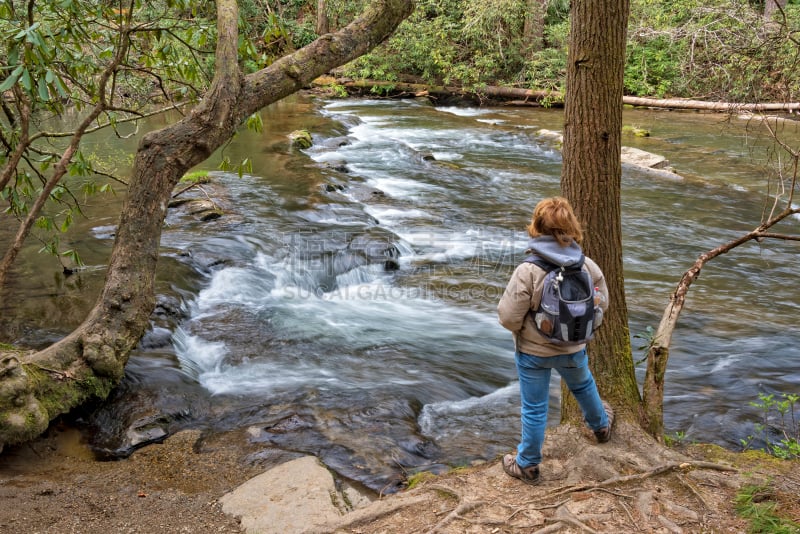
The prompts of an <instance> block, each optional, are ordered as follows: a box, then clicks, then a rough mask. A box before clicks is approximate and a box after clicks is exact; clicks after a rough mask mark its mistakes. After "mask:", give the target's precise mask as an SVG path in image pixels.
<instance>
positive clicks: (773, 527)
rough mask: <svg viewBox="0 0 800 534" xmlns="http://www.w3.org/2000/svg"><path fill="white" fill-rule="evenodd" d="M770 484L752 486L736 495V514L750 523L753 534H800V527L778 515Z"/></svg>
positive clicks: (744, 488) (750, 531) (749, 530)
mask: <svg viewBox="0 0 800 534" xmlns="http://www.w3.org/2000/svg"><path fill="white" fill-rule="evenodd" d="M772 497H773V495H772V490H771V489H770V487H769V485H768V484H761V485H750V486H745V487H743V488H742V489H741V491H740V492H739V494H738V495H736V512H737V513H738V514H739V515H740V516H742V517H744V518H746V519H748V520H749V521H750V528H748V530H747V531H748V532H749V533H751V534H798V533H800V525H798V524H797V523H795V522H794V521H791V520H789V519H786V518H783V517H781V516H780V515H778V513H777V503H776V502H775V501H773V500H771V499H772Z"/></svg>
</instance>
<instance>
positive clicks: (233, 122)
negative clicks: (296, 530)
mask: <svg viewBox="0 0 800 534" xmlns="http://www.w3.org/2000/svg"><path fill="white" fill-rule="evenodd" d="M412 9H413V0H375V1H374V2H373V3H372V4H371V5H370V7H369V8H368V9H367V10H366V11H365V12H364V14H363V15H362V16H361V17H360V18H359V19H357V20H355V21H354V22H353V23H351V24H350V25H348V26H347V27H345V28H343V29H342V30H340V31H338V32H336V33H334V34H327V35H325V36H323V37H321V38H320V39H318V40H316V41H315V42H313V43H311V44H310V45H309V46H307V47H305V48H303V49H301V50H298V51H297V52H295V53H294V54H292V55H290V56H286V57H284V58H282V59H280V60H278V61H276V62H275V63H273V64H272V65H270V66H269V67H267V68H266V69H263V70H261V71H259V72H256V73H254V74H251V75H248V76H246V77H245V76H242V74H241V71H240V70H239V68H238V57H237V41H238V33H237V22H238V7H237V3H236V1H235V0H217V29H218V34H219V35H218V42H217V52H216V72H215V77H214V81H213V83H212V85H211V88H210V89H209V92H208V94H207V95H206V96H205V97H204V98H203V100H202V102H201V103H200V104H199V105H198V106H197V107H196V108H195V109H194V110H193V111H192V112H191V113H189V114H188V115H187V116H186V117H185V118H184V119H182V120H181V121H179V122H178V123H176V124H174V125H172V126H169V127H167V128H165V129H163V130H159V131H156V132H152V133H149V134H148V135H146V136H145V137H144V138H143V139H142V142H141V143H140V145H139V148H138V150H137V153H136V158H135V161H134V169H133V177H132V179H131V183H130V187H129V190H128V196H127V199H126V202H125V205H124V206H123V208H122V214H121V216H120V222H119V226H118V229H117V234H116V239H115V242H114V248H113V250H112V253H111V259H110V264H109V268H108V273H107V275H106V282H105V286H104V288H103V291H102V293H101V295H100V297H99V299H98V301H97V303H96V304H95V306H94V308H93V309H92V311H91V312H90V313H89V316H88V317H87V318H86V319H85V320H84V322H83V323H82V324H81V325H80V326H79V327H78V328H77V329H76V330H75V331H74V332H72V333H71V334H70V335H68V336H67V337H65V338H64V339H62V340H61V341H59V342H58V343H56V344H54V345H52V346H50V347H48V348H47V349H45V350H43V351H41V352H38V353H33V354H23V353H6V354H4V355H3V356H2V358H0V449H2V446H3V445H5V444H11V443H19V442H22V441H26V440H29V439H32V438H34V437H36V436H38V435H39V434H41V433H42V432H43V431H44V430H45V429H46V428H47V426H48V424H49V422H50V420H52V419H53V418H54V417H56V416H57V415H59V414H62V413H66V412H68V411H69V410H71V409H72V408H74V407H76V406H78V405H80V404H81V403H83V402H85V401H86V400H88V399H90V398H92V397H101V398H104V397H106V396H107V395H108V393H109V392H110V390H111V388H112V387H113V386H114V385H116V384H117V383H118V382H119V380H120V379H121V378H122V375H123V372H124V367H125V364H126V363H127V360H128V356H129V354H130V351H131V350H132V349H133V348H134V347H135V346H136V343H138V341H139V339H140V338H141V336H142V335H143V333H144V331H145V329H146V327H147V323H148V319H149V316H150V313H151V312H152V310H153V307H154V303H155V297H154V278H155V270H156V261H157V259H158V248H159V242H160V239H161V230H162V226H163V222H164V216H165V214H166V207H167V203H168V200H169V197H170V193H171V192H172V190H173V188H174V187H175V185H176V184H177V182H178V180H179V179H180V178H181V176H183V174H184V173H185V172H186V171H187V170H189V169H190V168H191V167H192V166H194V165H197V164H198V163H200V162H202V161H204V160H205V159H206V158H208V157H209V156H210V155H211V154H212V153H213V152H214V151H215V150H216V149H217V148H218V147H219V146H221V145H222V144H223V143H224V142H226V141H227V140H229V139H230V138H231V137H232V136H233V134H234V133H235V132H236V130H237V128H238V127H239V126H240V125H241V123H242V121H243V120H244V119H245V118H246V117H247V116H249V115H251V114H252V113H255V112H257V111H258V110H260V109H261V108H263V107H264V106H266V105H268V104H271V103H273V102H276V101H278V100H280V99H281V98H284V97H286V96H288V95H290V94H292V93H294V92H296V91H297V90H298V89H300V88H302V87H304V86H306V85H307V84H308V83H310V82H311V80H313V79H314V78H316V77H317V76H319V75H321V74H323V73H325V72H327V71H328V70H330V69H332V68H334V67H336V66H339V65H342V64H344V63H346V62H348V61H351V60H353V59H355V58H356V57H358V56H360V55H362V54H364V53H366V52H367V51H369V50H370V49H371V48H373V47H374V46H376V45H377V44H378V43H380V42H382V41H383V40H384V39H386V38H387V37H388V36H389V35H390V34H391V33H392V32H393V31H394V29H395V28H396V27H397V26H398V25H399V24H400V22H401V21H402V20H403V19H404V18H406V17H407V16H408V15H409V14H410V13H411V11H412Z"/></svg>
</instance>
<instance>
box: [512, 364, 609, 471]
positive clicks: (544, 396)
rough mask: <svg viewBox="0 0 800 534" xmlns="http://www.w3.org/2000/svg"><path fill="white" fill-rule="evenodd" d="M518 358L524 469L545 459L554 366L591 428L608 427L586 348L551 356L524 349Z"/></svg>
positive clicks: (519, 452)
mask: <svg viewBox="0 0 800 534" xmlns="http://www.w3.org/2000/svg"><path fill="white" fill-rule="evenodd" d="M515 357H516V361H517V373H518V374H519V390H520V394H521V397H522V409H521V412H522V440H521V442H520V444H519V445H518V446H517V465H519V466H520V467H523V468H524V467H530V466H532V465H538V464H540V463H541V462H542V443H543V442H544V431H545V427H546V426H547V404H548V400H549V395H550V371H551V370H552V369H555V370H556V371H558V374H560V375H561V380H563V381H564V383H565V384H566V385H567V387H569V390H570V391H571V392H572V394H573V395H574V396H575V399H576V400H577V401H578V404H579V405H580V407H581V411H582V412H583V417H584V419H585V420H586V423H587V424H588V425H589V428H591V429H592V430H600V429H601V428H605V427H606V426H608V416H607V415H606V411H605V408H603V401H602V400H600V394H599V393H598V392H597V385H596V384H595V383H594V377H593V376H592V372H591V371H590V370H589V357H588V356H587V355H586V350H585V349H584V350H580V351H578V352H575V353H573V354H560V355H558V356H550V357H548V358H544V357H541V356H532V355H530V354H525V353H524V352H517V353H516V354H515Z"/></svg>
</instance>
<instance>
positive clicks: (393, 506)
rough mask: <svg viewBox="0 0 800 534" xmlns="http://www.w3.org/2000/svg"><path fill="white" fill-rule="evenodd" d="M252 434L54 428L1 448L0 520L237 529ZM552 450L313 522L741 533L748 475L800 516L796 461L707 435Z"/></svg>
mask: <svg viewBox="0 0 800 534" xmlns="http://www.w3.org/2000/svg"><path fill="white" fill-rule="evenodd" d="M634 436H638V437H635V439H634ZM246 443H247V441H246V439H245V438H244V437H243V436H242V435H236V434H232V435H227V436H218V437H215V438H212V439H204V438H203V436H202V435H201V434H200V433H199V432H196V431H186V432H181V433H179V434H176V435H175V436H172V437H170V438H169V439H168V440H167V441H166V442H164V443H163V444H154V445H150V446H147V447H145V448H143V449H141V450H139V451H138V452H136V453H135V454H133V455H132V456H131V457H130V458H128V459H126V460H120V461H113V462H100V461H96V460H94V459H93V458H92V456H91V455H90V454H89V452H88V450H87V449H86V448H85V446H83V445H82V444H81V443H80V436H79V435H78V433H77V431H75V430H71V429H64V428H62V429H59V428H54V429H52V430H51V431H49V432H48V434H47V435H46V436H44V437H42V438H41V439H39V440H37V441H35V442H32V443H30V444H26V445H23V446H19V447H14V448H9V449H6V450H5V451H4V452H3V453H2V454H1V455H0V500H1V501H2V506H0V532H2V533H14V534H27V533H31V534H32V533H58V534H65V533H85V534H93V533H98V534H100V533H102V534H116V533H148V534H149V533H155V532H158V533H183V532H185V533H214V532H225V533H232V532H243V530H242V528H241V526H240V525H239V523H238V521H237V520H236V519H234V518H231V517H229V516H227V515H225V514H223V513H222V511H221V509H220V506H219V504H218V502H217V501H218V499H219V497H221V496H222V495H223V494H225V493H227V492H229V491H231V490H232V489H234V488H235V487H236V486H238V485H239V484H241V483H243V482H245V481H246V480H248V479H249V478H252V477H254V476H256V475H258V474H260V473H262V472H263V471H264V470H265V467H264V465H263V464H260V463H259V462H258V461H253V458H254V457H263V451H262V456H258V454H257V451H256V450H255V449H249V447H250V446H249V445H247V444H246ZM243 444H244V445H243ZM544 452H545V456H546V458H547V459H546V461H545V463H543V464H542V475H543V481H542V483H541V484H540V485H538V486H527V485H525V484H523V483H521V482H519V481H518V480H516V479H512V478H510V477H508V476H507V475H505V474H504V473H503V471H502V468H501V467H500V463H499V460H496V461H493V462H488V463H486V464H483V465H480V466H476V467H470V468H465V469H456V470H453V471H452V472H450V473H448V474H447V475H443V476H438V477H435V476H433V475H431V476H421V477H417V480H416V481H414V482H415V485H414V487H413V488H412V489H409V490H406V491H404V492H401V493H398V494H394V495H391V496H387V497H384V498H380V499H377V500H376V501H374V502H373V503H372V504H371V505H370V506H368V507H366V508H362V509H358V510H355V511H353V512H350V513H349V514H347V515H345V516H343V517H342V519H341V521H339V522H337V523H336V524H335V525H327V526H326V527H318V528H311V529H310V531H312V532H341V533H344V532H349V533H376V534H377V533H387V534H394V533H412V532H441V533H492V534H495V533H512V532H526V533H546V532H582V533H585V532H615V533H619V532H623V533H627V532H654V533H661V532H664V533H673V532H674V533H678V532H691V533H694V532H719V533H722V532H735V533H741V532H746V531H747V523H745V522H744V521H743V520H742V519H741V518H739V517H738V516H737V515H736V513H735V510H734V497H735V495H736V493H737V491H738V490H739V488H740V487H742V486H743V485H745V484H766V485H768V486H769V487H770V493H769V497H770V499H771V500H775V501H777V502H778V503H779V510H780V511H781V512H782V513H784V514H786V515H787V516H788V517H790V518H793V519H794V520H795V521H800V503H798V499H797V495H798V494H800V469H798V467H799V466H800V464H799V463H798V462H781V461H776V460H774V459H771V458H769V457H766V456H763V455H760V454H750V453H748V454H736V453H732V452H730V451H725V450H722V449H719V448H717V447H708V446H691V447H688V448H686V449H684V450H680V451H678V450H675V449H665V448H662V447H659V446H657V445H656V444H654V443H652V442H649V441H647V440H646V439H642V438H641V435H640V434H638V433H635V432H634V431H633V430H632V429H627V430H626V428H625V427H624V425H623V426H622V428H620V429H617V433H616V434H615V436H614V437H613V438H612V440H611V442H610V443H607V444H603V445H598V444H596V443H595V442H594V440H593V439H591V436H590V435H589V434H588V432H584V431H580V430H576V429H571V428H567V427H559V428H557V429H554V430H553V431H552V432H551V433H550V434H548V438H547V444H546V448H545V451H544ZM254 455H255V456H254ZM281 534H285V533H281Z"/></svg>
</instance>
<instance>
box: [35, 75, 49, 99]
mask: <svg viewBox="0 0 800 534" xmlns="http://www.w3.org/2000/svg"><path fill="white" fill-rule="evenodd" d="M37 85H38V86H39V98H41V99H42V100H43V101H44V102H47V101H49V100H50V91H49V90H48V89H47V82H45V81H44V78H39V83H38V84H37Z"/></svg>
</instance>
